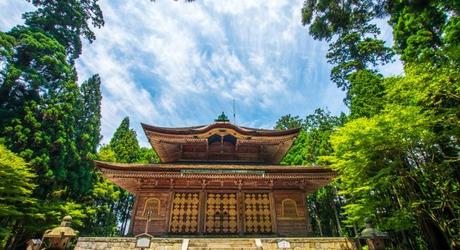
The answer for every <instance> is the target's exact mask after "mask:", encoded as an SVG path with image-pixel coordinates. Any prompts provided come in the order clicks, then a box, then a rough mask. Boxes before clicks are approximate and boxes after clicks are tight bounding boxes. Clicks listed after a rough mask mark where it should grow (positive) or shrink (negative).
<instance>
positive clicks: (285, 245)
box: [278, 240, 291, 249]
mask: <svg viewBox="0 0 460 250" xmlns="http://www.w3.org/2000/svg"><path fill="white" fill-rule="evenodd" d="M278 248H282V249H283V248H291V243H289V241H287V240H280V241H278Z"/></svg>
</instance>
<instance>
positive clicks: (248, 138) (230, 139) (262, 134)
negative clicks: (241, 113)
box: [142, 117, 299, 164]
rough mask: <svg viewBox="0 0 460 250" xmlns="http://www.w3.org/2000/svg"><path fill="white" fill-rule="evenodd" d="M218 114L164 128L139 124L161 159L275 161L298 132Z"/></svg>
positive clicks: (268, 162)
mask: <svg viewBox="0 0 460 250" xmlns="http://www.w3.org/2000/svg"><path fill="white" fill-rule="evenodd" d="M219 118H220V119H217V120H216V122H215V123H213V124H210V125H203V126H195V127H183V128H165V127H157V126H151V125H147V124H142V128H143V129H144V132H145V134H146V135H147V138H148V139H149V142H150V144H151V145H152V147H153V149H154V150H155V151H156V152H157V154H158V156H159V157H160V160H161V162H163V163H171V162H195V163H196V162H226V163H246V164H248V163H254V164H278V163H279V162H280V161H281V159H282V158H283V156H284V155H285V154H286V152H287V151H288V150H289V148H290V147H291V145H292V143H293V141H294V139H295V138H296V136H297V135H298V133H299V129H291V130H268V129H255V128H248V127H241V126H237V125H235V124H232V123H230V122H229V121H228V120H227V119H221V117H219ZM224 118H225V117H224Z"/></svg>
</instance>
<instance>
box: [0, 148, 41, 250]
mask: <svg viewBox="0 0 460 250" xmlns="http://www.w3.org/2000/svg"><path fill="white" fill-rule="evenodd" d="M35 177H36V175H35V174H33V172H32V171H31V169H30V167H29V166H28V165H27V163H26V162H25V161H24V159H22V158H21V157H19V156H18V155H17V154H15V153H13V152H11V151H10V150H8V149H6V147H5V146H4V145H3V144H0V183H1V184H2V185H1V186H0V222H1V224H2V227H0V248H4V247H5V245H6V239H7V238H8V237H9V236H10V235H11V234H12V228H13V226H14V224H15V223H16V221H17V220H19V219H21V218H24V217H30V216H32V215H31V213H32V212H33V209H31V207H33V206H35V205H36V203H37V201H36V199H34V198H32V197H31V194H32V191H33V189H34V188H35V187H36V185H35V184H34V183H33V182H32V180H33V179H34V178H35Z"/></svg>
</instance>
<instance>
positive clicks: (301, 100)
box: [0, 0, 344, 145]
mask: <svg viewBox="0 0 460 250" xmlns="http://www.w3.org/2000/svg"><path fill="white" fill-rule="evenodd" d="M0 1H1V0H0ZM0 3H1V4H3V3H4V2H0ZM302 3H303V1H302V0H295V1H289V0H276V1H275V0H274V1H266V0H245V1H240V0H226V1H213V0H203V1H195V2H193V3H185V2H184V1H156V2H151V1H146V0H137V1H135V0H133V1H123V0H112V1H101V2H100V4H101V7H102V11H103V13H104V18H105V23H106V24H105V26H104V27H103V28H102V29H100V30H95V32H96V41H95V42H94V43H93V44H85V46H84V49H83V55H82V56H81V58H80V59H79V60H78V70H79V74H80V79H81V80H84V79H86V78H87V77H89V76H91V75H92V74H95V73H99V74H100V75H101V79H102V81H103V83H102V90H103V106H102V109H103V110H102V115H103V120H102V124H103V126H102V132H103V135H104V142H107V141H108V140H109V139H110V137H111V135H112V133H113V132H114V130H115V128H116V127H117V126H118V125H119V123H120V121H121V119H122V118H123V117H124V116H130V117H131V122H132V125H133V126H134V127H135V128H136V130H137V131H138V134H139V135H140V136H139V138H140V139H141V141H142V142H143V144H144V145H147V143H146V140H145V137H144V136H143V135H142V131H141V128H140V126H139V123H140V122H145V123H152V124H157V125H161V126H191V125H195V124H206V123H209V122H211V121H212V119H213V118H214V117H215V116H217V115H218V114H219V113H220V112H221V111H226V112H227V113H231V110H232V108H231V107H232V100H233V99H235V101H236V104H237V121H238V123H239V124H242V125H246V126H254V127H272V126H273V124H274V122H275V121H276V120H277V119H278V117H280V116H281V115H284V114H287V113H292V114H295V115H301V116H304V115H306V114H308V113H310V112H312V111H313V110H314V109H315V108H316V107H320V106H321V107H324V106H328V107H329V108H330V110H331V111H333V112H334V111H335V110H343V109H344V106H343V104H342V103H341V102H342V98H343V96H341V95H340V94H337V90H336V89H334V86H333V84H331V83H330V81H329V69H330V66H329V65H327V63H326V60H325V51H326V50H327V45H326V44H325V43H322V42H317V41H314V40H313V39H312V38H311V37H309V36H308V30H307V28H305V27H302V25H301V23H300V8H301V6H302ZM8 6H11V4H8ZM0 13H1V12H0ZM331 86H332V87H331ZM334 90H335V91H334Z"/></svg>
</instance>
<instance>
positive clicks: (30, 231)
mask: <svg viewBox="0 0 460 250" xmlns="http://www.w3.org/2000/svg"><path fill="white" fill-rule="evenodd" d="M33 4H34V5H36V6H37V7H38V9H37V10H36V11H34V12H29V13H26V14H24V18H25V19H26V26H17V27H15V28H13V29H12V30H11V31H9V32H7V33H3V32H1V33H0V60H1V63H0V65H1V67H0V137H3V141H4V143H5V146H7V147H8V148H9V149H11V150H12V151H14V152H16V153H18V154H19V155H20V156H21V157H23V158H24V159H25V160H26V161H27V162H29V164H30V167H31V168H32V169H33V172H34V173H35V174H36V175H37V178H36V179H34V180H35V184H37V188H36V189H35V190H34V191H33V193H32V197H33V198H35V199H37V200H38V202H37V203H36V207H35V209H36V213H35V215H36V217H35V218H34V219H33V220H32V219H30V218H27V217H23V218H22V219H21V220H17V221H16V222H15V224H14V226H13V227H12V228H10V229H9V230H10V235H9V239H8V243H7V246H6V248H15V247H18V248H21V244H24V242H25V240H26V239H30V238H32V237H40V235H41V234H42V233H43V230H44V229H46V228H49V227H51V226H53V225H56V223H57V222H58V220H59V219H60V217H61V216H62V215H63V214H71V215H72V216H73V217H75V222H76V226H82V224H81V218H83V217H85V216H86V215H85V214H86V213H85V212H84V210H85V209H89V208H90V206H83V205H82V201H81V200H78V199H80V197H84V196H85V194H87V193H88V192H89V191H90V189H91V187H92V180H93V178H94V177H93V174H91V165H90V162H89V160H90V159H91V157H93V156H94V154H95V149H96V147H97V145H98V143H99V140H100V133H99V126H100V125H99V119H100V107H99V104H98V103H100V92H99V90H97V88H99V85H98V84H99V83H98V84H93V83H84V84H83V85H82V88H81V89H79V87H78V85H77V83H76V81H77V76H76V70H75V68H74V66H73V59H75V58H77V57H78V55H79V54H80V51H81V41H80V39H81V37H85V38H86V39H89V40H90V41H92V40H94V34H93V33H92V32H91V30H90V29H89V26H90V24H89V22H90V21H91V22H92V24H91V25H94V26H96V27H100V25H102V24H103V21H102V13H100V10H98V9H99V7H98V6H97V1H71V2H69V1H65V2H63V1H33ZM75 18H77V19H78V21H76V19H75ZM71 19H73V20H71ZM93 80H94V79H93ZM93 80H90V81H92V82H94V81H93ZM89 85H92V86H89ZM77 108H81V109H77ZM84 112H88V113H84ZM24 199H27V197H24ZM77 200H78V202H76V201H77ZM89 204H91V203H89ZM18 243H19V244H18Z"/></svg>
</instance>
